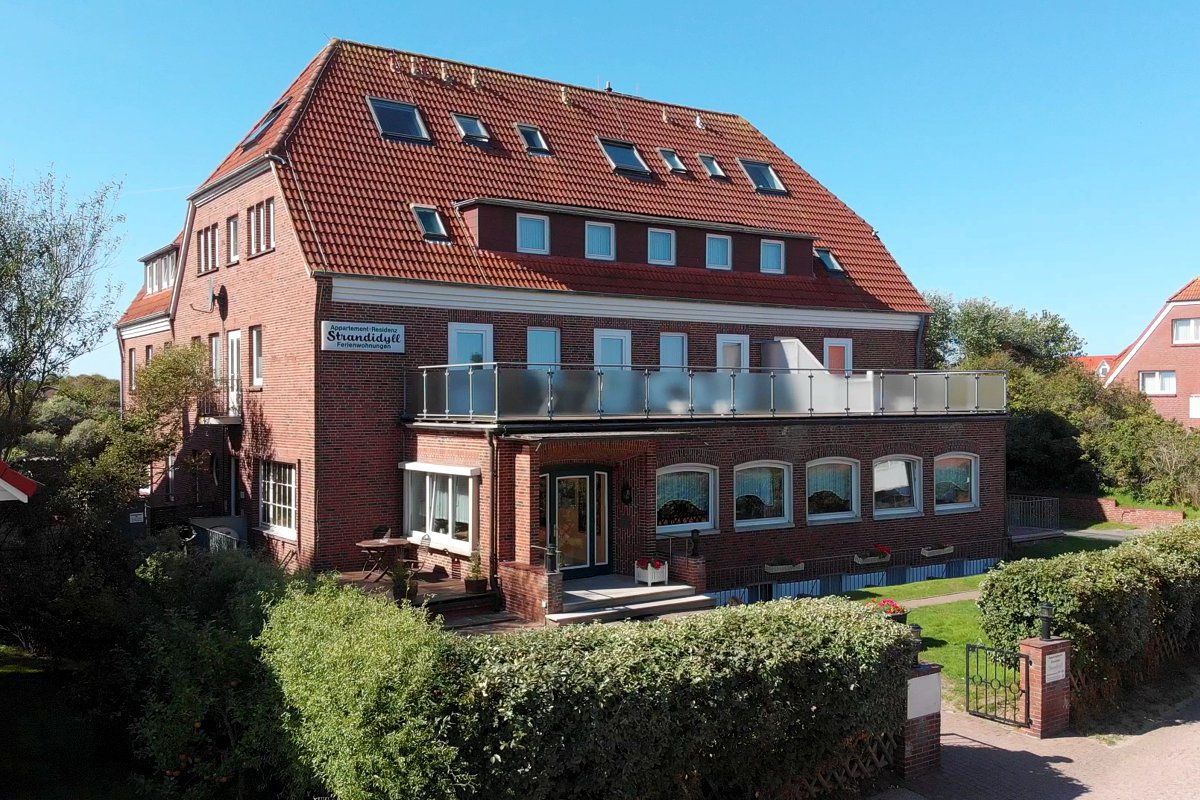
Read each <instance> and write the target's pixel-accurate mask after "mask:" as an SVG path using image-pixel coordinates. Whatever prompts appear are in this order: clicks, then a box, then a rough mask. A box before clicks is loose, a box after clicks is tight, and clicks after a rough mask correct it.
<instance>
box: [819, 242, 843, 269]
mask: <svg viewBox="0 0 1200 800" xmlns="http://www.w3.org/2000/svg"><path fill="white" fill-rule="evenodd" d="M813 252H814V253H816V254H817V258H819V259H821V263H822V264H824V265H825V269H827V270H829V271H830V272H836V273H838V274H842V273H844V272H845V271H846V270H845V268H844V267H842V262H840V261H838V260H837V256H835V255H834V254H833V251H832V250H826V249H825V248H824V247H818V248H816V249H814V250H813Z"/></svg>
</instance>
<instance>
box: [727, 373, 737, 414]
mask: <svg viewBox="0 0 1200 800" xmlns="http://www.w3.org/2000/svg"><path fill="white" fill-rule="evenodd" d="M729 413H730V414H732V415H733V416H735V417H736V416H737V370H736V369H731V370H729Z"/></svg>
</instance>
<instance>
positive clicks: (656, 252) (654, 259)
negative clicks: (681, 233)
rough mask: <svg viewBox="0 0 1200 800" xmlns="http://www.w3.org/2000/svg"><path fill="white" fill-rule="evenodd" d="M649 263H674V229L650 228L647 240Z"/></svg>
mask: <svg viewBox="0 0 1200 800" xmlns="http://www.w3.org/2000/svg"><path fill="white" fill-rule="evenodd" d="M647 247H648V248H649V249H648V253H649V257H648V258H647V259H646V260H647V261H649V262H650V263H651V264H666V265H673V264H674V263H675V231H668V230H664V229H662V228H651V229H650V233H649V239H648V241H647Z"/></svg>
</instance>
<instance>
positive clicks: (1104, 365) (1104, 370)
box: [1096, 361, 1109, 378]
mask: <svg viewBox="0 0 1200 800" xmlns="http://www.w3.org/2000/svg"><path fill="white" fill-rule="evenodd" d="M1108 369H1109V367H1108V362H1107V361H1101V362H1100V367H1099V368H1098V369H1097V370H1096V374H1097V375H1099V376H1100V377H1101V378H1107V377H1108Z"/></svg>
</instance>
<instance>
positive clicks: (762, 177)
mask: <svg viewBox="0 0 1200 800" xmlns="http://www.w3.org/2000/svg"><path fill="white" fill-rule="evenodd" d="M738 161H739V162H740V163H741V165H742V169H743V170H745V171H746V177H748V178H749V179H750V182H751V183H753V184H754V188H755V189H757V190H758V191H760V192H766V193H767V194H787V189H785V188H784V186H783V183H781V182H780V180H779V176H778V175H776V174H775V168H774V167H772V166H771V165H770V164H768V163H766V162H765V161H747V160H746V159H744V158H739V159H738Z"/></svg>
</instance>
